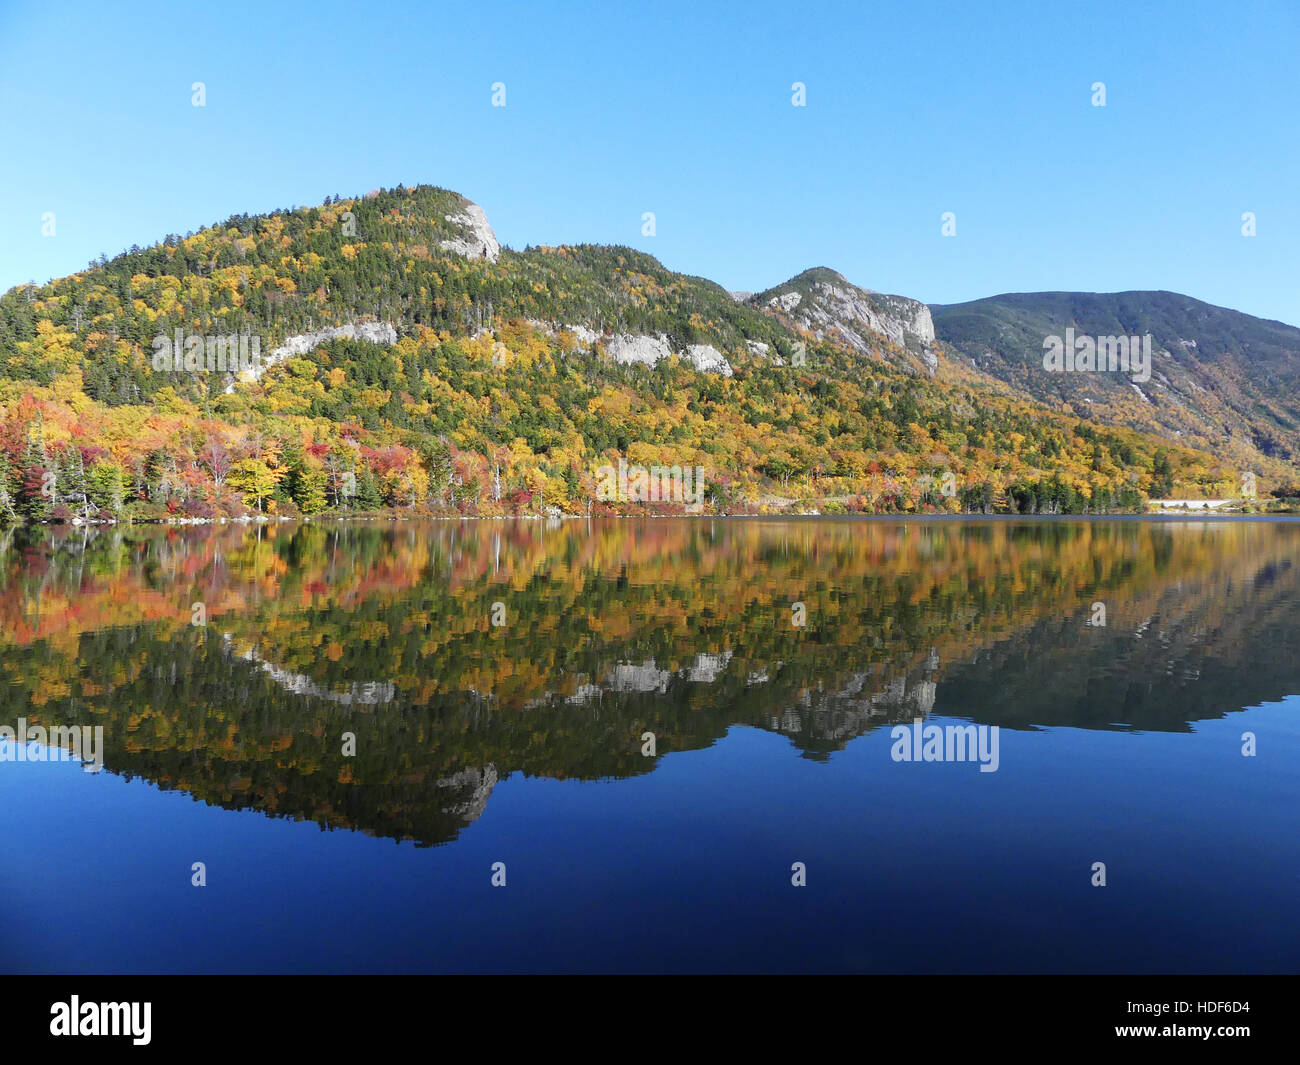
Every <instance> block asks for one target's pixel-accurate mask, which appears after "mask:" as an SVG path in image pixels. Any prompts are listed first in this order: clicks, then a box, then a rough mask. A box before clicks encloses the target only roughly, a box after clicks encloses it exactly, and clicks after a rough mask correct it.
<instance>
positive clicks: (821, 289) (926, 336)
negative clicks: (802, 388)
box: [757, 267, 939, 374]
mask: <svg viewBox="0 0 1300 1065" xmlns="http://www.w3.org/2000/svg"><path fill="white" fill-rule="evenodd" d="M757 304H758V306H760V307H761V308H762V309H764V310H767V311H771V312H773V313H776V314H778V315H781V316H783V317H785V318H788V319H789V320H790V322H791V324H792V325H794V326H795V327H796V328H798V329H803V330H807V331H808V332H810V333H812V334H813V335H814V336H815V337H816V338H817V339H818V340H823V339H827V338H831V339H838V340H840V341H841V342H843V343H845V344H847V345H848V346H849V347H850V348H852V349H853V350H854V351H856V352H858V353H859V354H862V355H875V354H878V353H879V348H880V342H881V340H882V338H883V339H884V340H888V341H889V342H891V343H893V344H896V345H897V346H898V347H900V348H903V349H904V350H906V351H907V352H908V353H909V354H910V355H912V356H913V357H914V358H915V359H918V360H920V362H921V364H922V365H923V366H924V367H925V369H926V371H927V372H929V373H931V374H933V373H934V372H935V369H936V368H937V367H938V364H939V360H938V357H937V356H936V355H935V354H934V351H933V349H932V345H933V344H934V339H935V338H934V321H933V319H932V318H931V316H930V308H929V307H927V306H926V305H925V304H924V303H922V302H921V301H920V300H914V299H909V298H908V297H906V296H890V295H887V294H885V293H883V292H875V291H872V290H871V289H865V288H859V287H858V286H857V285H854V284H853V283H851V282H850V281H848V280H846V279H845V278H844V277H843V276H841V275H840V274H837V273H836V272H835V271H834V270H828V269H826V268H824V267H820V268H818V269H816V270H810V271H807V272H806V273H803V274H800V275H799V276H798V277H796V278H793V279H791V280H790V281H787V282H786V283H785V284H784V285H778V286H777V287H776V288H775V289H772V290H769V291H768V292H765V293H763V294H762V295H761V296H760V297H758V298H757Z"/></svg>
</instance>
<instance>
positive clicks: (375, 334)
mask: <svg viewBox="0 0 1300 1065" xmlns="http://www.w3.org/2000/svg"><path fill="white" fill-rule="evenodd" d="M340 337H345V338H346V339H348V340H367V341H369V342H370V343H371V344H396V343H397V328H396V327H395V326H394V325H393V324H392V323H391V322H348V323H347V324H346V325H337V326H329V327H327V328H325V329H316V330H313V331H312V332H310V333H300V334H298V335H297V336H291V337H285V339H284V343H283V344H281V345H280V346H279V347H278V348H276V349H275V350H274V351H272V352H270V353H269V354H267V355H265V356H264V357H263V358H262V359H261V360H260V361H259V362H258V363H257V364H256V365H254V366H253V367H251V368H250V369H248V370H245V371H243V373H242V374H241V375H240V378H241V379H242V380H245V381H247V380H253V381H257V380H260V379H261V377H262V375H263V374H264V373H266V371H267V370H268V369H270V368H271V367H272V366H274V365H275V364H276V363H277V362H283V361H284V360H285V359H296V358H298V357H299V356H301V355H306V354H307V353H308V352H309V351H311V350H312V349H313V348H315V347H318V346H319V345H321V344H324V343H326V342H327V341H330V340H337V339H339V338H340ZM234 391H235V384H234V382H233V381H232V382H231V383H230V384H228V385H227V386H226V393H227V395H229V394H230V393H232V392H234Z"/></svg>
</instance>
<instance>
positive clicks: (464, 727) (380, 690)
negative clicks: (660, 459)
mask: <svg viewBox="0 0 1300 1065" xmlns="http://www.w3.org/2000/svg"><path fill="white" fill-rule="evenodd" d="M27 535H28V538H27V539H23V540H19V539H11V540H10V541H8V542H6V543H4V544H0V549H2V550H0V561H2V562H3V566H4V574H5V582H4V584H3V586H0V612H2V613H0V620H2V621H3V628H0V639H2V640H3V651H4V659H3V662H4V666H3V668H4V675H3V678H2V680H0V725H9V726H15V725H16V723H17V721H18V719H19V718H20V717H21V718H23V719H24V720H25V721H27V722H32V721H40V722H46V723H50V724H53V723H59V724H68V725H78V726H80V725H86V726H89V727H92V728H93V727H94V726H97V725H98V726H100V727H102V728H103V729H104V748H103V763H104V768H103V770H102V771H101V772H97V773H91V772H86V771H84V770H83V768H82V767H81V766H80V765H78V764H77V763H75V762H54V761H25V762H21V763H20V762H16V761H12V760H5V761H0V813H2V814H3V817H4V818H5V832H4V845H3V852H2V853H3V856H2V857H0V904H2V905H3V906H4V910H5V913H6V914H7V915H8V918H7V919H6V920H5V921H3V922H0V968H3V969H4V970H6V971H21V972H173V971H175V972H394V971H400V972H407V971H456V972H500V971H592V970H596V971H787V972H804V971H809V972H826V971H870V972H890V973H911V972H1198V973H1199V972H1277V971H1288V972H1294V971H1296V970H1297V969H1298V968H1300V918H1297V908H1296V898H1297V895H1298V893H1300V845H1298V843H1297V822H1298V820H1300V802H1298V800H1300V773H1298V772H1297V767H1298V766H1300V656H1298V655H1297V651H1298V650H1300V644H1298V641H1297V634H1298V629H1297V624H1298V622H1297V618H1298V616H1300V615H1297V610H1296V607H1297V598H1298V597H1297V592H1300V566H1297V565H1295V562H1296V561H1297V560H1298V559H1300V525H1297V524H1294V523H1277V522H1272V523H1267V522H1223V523H1182V524H1180V523H1172V522H1171V523H1159V522H1101V521H1097V522H1057V523H1047V522H1043V523H1037V524H1030V523H978V522H972V523H936V524H923V523H916V522H912V523H906V524H905V523H892V522H850V521H825V522H803V523H795V522H760V521H750V522H740V521H735V522H726V521H701V520H689V519H680V520H665V521H646V522H631V521H614V522H609V523H605V524H599V523H597V524H595V525H593V526H589V525H587V524H586V523H581V522H566V523H563V524H560V525H557V526H552V527H546V526H544V525H542V524H541V523H537V522H531V523H528V522H521V523H507V522H497V523H490V522H476V523H463V524H462V523H447V522H441V523H430V524H428V525H401V526H398V527H391V526H385V527H382V528H380V527H373V526H368V527H349V526H332V527H314V526H296V525H286V526H284V527H280V528H274V529H261V530H257V529H254V530H245V529H238V530H235V529H218V530H202V529H185V530H167V531H162V530H156V529H155V530H138V531H133V530H126V531H118V530H101V531H100V532H99V533H98V534H95V535H83V534H82V533H81V532H80V531H78V532H77V533H76V534H75V535H72V534H68V535H67V536H60V535H57V534H56V535H45V536H43V537H42V536H32V535H31V534H27ZM195 602H203V603H204V604H205V613H206V617H205V618H204V619H203V620H202V623H201V624H197V625H196V624H194V617H193V609H192V606H193V604H194V603H195ZM495 603H502V604H504V606H505V608H506V611H505V620H506V623H505V624H504V625H501V626H494V625H493V624H492V606H493V604H495ZM793 603H802V604H804V607H805V611H806V618H807V621H806V624H805V625H803V626H796V625H794V624H792V623H791V618H792V616H793V614H792V610H791V604H793ZM1098 603H1100V604H1102V605H1103V606H1104V608H1105V622H1106V623H1105V625H1099V624H1095V623H1093V624H1090V623H1089V622H1090V621H1092V622H1095V621H1096V619H1097V611H1096V608H1095V604H1098ZM918 720H920V721H922V722H923V723H924V724H925V725H935V724H937V725H950V724H951V725H966V724H974V725H977V726H980V727H982V728H989V729H991V728H993V727H996V728H997V729H998V733H997V735H998V742H999V748H998V754H999V757H998V766H997V770H996V771H995V772H981V771H980V767H979V764H978V763H977V762H975V761H970V760H967V761H911V762H907V761H898V760H895V759H894V758H893V757H891V750H893V749H894V748H895V740H894V738H893V736H892V735H891V730H893V729H894V727H895V726H896V725H900V724H906V725H907V726H908V728H909V730H910V728H911V724H912V722H914V721H918ZM647 732H651V733H654V734H655V736H656V745H657V751H656V753H655V755H654V756H653V757H648V756H646V755H644V754H643V753H642V744H643V739H642V737H643V735H644V734H645V733H647ZM345 733H352V734H354V735H355V736H356V738H357V750H356V754H355V755H345V754H343V753H342V745H343V739H342V737H343V735H344V734H345ZM1247 733H1249V734H1251V735H1252V736H1253V738H1254V749H1255V753H1254V754H1253V755H1251V756H1247V755H1244V754H1243V746H1244V744H1245V742H1246V741H1245V740H1244V739H1243V736H1244V734H1247ZM986 735H987V734H986ZM41 751H42V749H41V748H39V747H35V746H33V747H29V748H28V753H29V754H31V755H32V756H33V757H36V756H39V755H40V753H41ZM13 753H14V745H13V744H12V743H8V742H5V743H4V744H3V748H2V749H0V757H12V756H13ZM45 753H47V754H48V753H49V752H48V750H46V752H45ZM195 862H203V863H204V864H205V866H206V879H207V883H206V886H203V887H196V886H193V885H192V883H191V878H192V866H193V863H195ZM497 862H502V863H505V878H506V883H505V886H493V884H492V876H493V864H494V863H497ZM796 862H802V863H804V866H805V867H806V886H803V887H797V886H794V885H793V884H792V876H793V874H792V865H793V863H796ZM1097 862H1103V863H1104V864H1105V877H1106V883H1105V886H1094V883H1093V881H1094V871H1093V867H1094V863H1097Z"/></svg>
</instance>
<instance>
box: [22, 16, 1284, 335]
mask: <svg viewBox="0 0 1300 1065" xmlns="http://www.w3.org/2000/svg"><path fill="white" fill-rule="evenodd" d="M1298 66H1300V5H1298V4H1296V3H1294V2H1287V3H1282V2H1279V3H1240V2H1234V3H1220V4H1214V5H1207V4H1194V3H1170V4H1159V3H1132V2H1125V3H1105V2H1088V3H1070V4H1056V3H1046V2H1041V0H1040V2H1034V3H1023V4H1022V3H988V4H983V3H980V4H976V3H970V4H966V3H956V2H954V3H926V2H918V0H908V2H905V3H898V4H890V5H870V4H855V3H830V4H824V5H816V4H809V5H803V4H795V3H791V2H780V3H766V2H752V3H734V4H713V3H707V2H702V0H694V2H689V3H676V2H656V3H648V4H643V5H636V9H635V10H633V5H631V4H625V3H623V2H621V0H611V2H606V3H591V4H586V3H584V4H577V3H572V4H559V3H545V2H537V3H521V4H514V3H501V2H492V3H479V2H473V0H464V2H461V3H456V4H445V3H438V2H426V3H394V4H385V3H382V2H372V3H357V2H355V0H352V2H349V3H339V2H334V0H313V2H311V3H303V4H281V3H273V2H262V3H231V2H225V3H219V4H202V5H200V4H191V3H177V4H171V3H166V4H163V3H157V4H153V3H139V4H130V3H127V4H122V5H118V4H109V3H103V2H102V0H94V2H90V3H82V2H74V0H60V2H57V3H55V2H50V0H39V2H25V0H0V144H3V146H4V155H3V158H4V163H3V165H2V166H0V235H2V237H0V289H3V288H8V287H9V286H11V285H13V284H16V283H18V282H20V281H25V280H28V279H34V280H37V281H44V280H46V279H48V278H50V277H56V276H61V275H63V274H66V273H70V272H73V271H75V270H77V269H80V268H81V267H83V266H85V264H86V263H87V262H88V261H89V260H90V259H92V258H94V257H95V256H97V255H98V254H100V253H101V252H104V253H107V254H109V255H112V254H116V253H117V252H119V251H121V250H123V249H124V248H127V247H129V246H130V245H132V244H140V245H147V244H152V243H154V242H156V241H158V240H160V239H161V238H162V237H163V236H164V235H165V234H167V233H168V232H177V233H184V232H186V231H189V230H194V229H198V228H200V227H202V226H204V225H208V224H211V223H213V222H217V221H220V220H222V219H224V218H226V217H228V216H229V215H231V214H234V213H239V212H244V211H247V212H259V211H264V210H269V209H271V208H275V207H287V206H290V205H295V204H296V205H303V204H316V203H319V202H321V200H322V199H323V198H324V197H325V196H326V195H333V194H335V193H341V194H344V195H349V194H355V193H360V192H364V191H367V190H369V189H372V188H376V187H379V186H392V185H397V184H399V183H400V184H407V185H413V184H433V185H442V186H445V187H447V188H452V189H455V190H457V191H458V192H461V193H463V194H464V195H466V196H468V197H469V198H470V199H472V200H475V201H476V202H478V203H480V204H481V205H482V206H483V208H484V209H485V210H486V211H487V214H488V218H489V219H490V220H491V222H492V224H493V226H494V227H495V229H496V232H497V235H498V237H499V238H500V240H501V241H502V243H504V244H508V245H510V246H512V247H516V248H522V247H524V246H525V245H527V244H557V243H575V242H598V243H619V244H630V245H633V246H635V247H639V248H642V249H644V250H646V251H649V252H651V253H652V254H654V255H656V256H658V257H659V258H660V259H661V260H662V261H663V262H664V263H665V264H666V265H667V266H669V267H671V268H673V269H676V270H683V271H686V272H688V273H693V274H700V275H703V276H705V277H709V278H712V279H714V280H716V281H719V282H720V283H722V284H723V285H725V286H726V287H727V288H730V289H752V290H757V289H762V288H765V287H768V286H770V285H773V284H776V283H778V282H780V281H782V280H784V279H785V278H787V277H789V276H791V275H793V274H795V273H797V272H798V271H800V270H802V269H805V268H807V267H809V266H818V265H824V266H830V267H833V268H835V269H838V270H839V271H841V272H842V273H843V274H845V275H846V276H847V277H848V278H849V279H850V280H852V281H855V282H856V283H858V284H860V285H863V286H866V287H868V288H875V289H880V290H882V291H886V292H897V293H902V294H904V295H909V296H914V297H916V298H918V299H923V300H926V301H927V302H931V303H949V302H956V301H960V300H967V299H974V298H977V297H980V296H987V295H993V294H995V293H999V292H1009V291H1028V290H1040V289H1082V290H1090V291H1115V290H1122V289H1136V288H1151V289H1156V288H1160V289H1171V290H1173V291H1177V292H1184V293H1187V294H1189V295H1192V296H1196V297H1198V298H1200V299H1204V300H1208V301H1209V302H1211V303H1217V304H1222V305H1225V306H1229V307H1235V308H1237V309H1239V310H1243V311H1248V312H1250V313H1252V314H1257V315H1261V316H1263V317H1269V318H1279V319H1282V320H1283V321H1287V322H1291V323H1295V324H1300V284H1298V283H1297V282H1298V281H1300V262H1298V261H1297V259H1298V255H1297V252H1298V251H1300V165H1298V164H1300V136H1297V133H1298V132H1300V122H1298V120H1297V116H1298V115H1300V77H1298V76H1297V67H1298ZM195 81H202V82H204V83H205V84H206V88H207V106H206V107H203V108H196V107H193V106H191V103H190V97H191V89H190V86H191V84H192V83H193V82H195ZM498 81H500V82H504V83H505V85H506V107H504V108H493V107H492V106H491V86H492V84H493V83H494V82H498ZM795 81H802V82H804V83H806V85H807V107H805V108H796V107H792V106H791V102H790V99H791V84H792V83H793V82H795ZM1095 81H1103V82H1105V84H1106V92H1107V106H1106V107H1104V108H1097V107H1093V106H1092V105H1091V96H1092V90H1091V86H1092V83H1093V82H1095ZM645 211H653V212H655V214H656V217H657V228H658V232H657V235H656V236H654V237H643V236H642V235H641V215H642V213H643V212H645ZM945 211H952V212H955V214H956V216H957V235H956V236H955V237H952V238H945V237H943V236H941V235H940V226H941V215H942V214H943V212H945ZM1245 211H1253V212H1254V213H1255V214H1256V216H1257V219H1258V221H1257V225H1258V236H1256V237H1254V238H1245V237H1243V236H1242V235H1241V215H1242V213H1243V212H1245ZM45 212H54V214H55V219H56V222H55V224H56V235H55V236H54V237H42V235H41V217H42V215H43V214H44V213H45Z"/></svg>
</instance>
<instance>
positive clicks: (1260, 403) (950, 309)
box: [930, 292, 1300, 469]
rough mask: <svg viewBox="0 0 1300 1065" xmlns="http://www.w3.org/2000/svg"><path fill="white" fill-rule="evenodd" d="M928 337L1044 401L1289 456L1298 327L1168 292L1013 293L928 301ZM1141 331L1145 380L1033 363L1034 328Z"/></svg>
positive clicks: (1254, 457) (1294, 436)
mask: <svg viewBox="0 0 1300 1065" xmlns="http://www.w3.org/2000/svg"><path fill="white" fill-rule="evenodd" d="M930 310H931V313H932V315H933V318H934V325H935V332H936V334H937V337H938V339H939V340H940V341H942V342H943V343H944V344H946V345H948V346H950V347H951V348H953V349H954V350H955V351H956V352H959V353H960V354H961V355H962V356H964V357H966V358H967V359H969V360H970V362H971V364H972V365H974V366H976V367H978V368H979V369H980V370H983V371H984V372H986V373H989V374H991V375H993V376H995V377H997V378H999V379H1000V380H1002V381H1005V382H1007V383H1008V384H1010V385H1012V386H1014V387H1015V388H1016V389H1018V390H1020V391H1022V392H1023V393H1025V394H1027V395H1030V396H1033V397H1034V398H1035V399H1037V400H1039V401H1041V402H1043V403H1045V404H1048V405H1050V406H1053V407H1057V408H1060V407H1061V405H1062V404H1069V405H1070V407H1071V408H1072V409H1074V410H1075V411H1078V412H1081V413H1082V412H1085V411H1086V412H1087V414H1088V416H1089V417H1090V418H1092V419H1094V420H1096V421H1099V422H1103V423H1106V424H1110V425H1125V426H1129V427H1131V428H1135V429H1140V430H1143V431H1146V432H1154V433H1158V434H1159V435H1161V436H1165V437H1167V438H1169V439H1173V440H1178V441H1179V442H1182V443H1187V444H1191V445H1192V446H1195V447H1201V448H1209V449H1213V450H1215V451H1216V452H1219V453H1221V454H1224V455H1225V456H1226V457H1230V458H1231V459H1232V460H1233V461H1236V462H1238V463H1239V464H1241V465H1242V468H1243V469H1250V468H1257V467H1258V465H1259V464H1260V463H1265V464H1267V460H1275V461H1282V462H1291V463H1294V462H1295V461H1296V460H1297V458H1298V457H1300V329H1297V328H1296V327H1294V326H1289V325H1284V324H1283V323H1281V322H1275V321H1269V320H1266V319H1262V318H1255V317H1252V316H1251V315H1249V314H1243V313H1241V312H1240V311H1233V310H1229V309H1227V308H1224V307H1215V306H1213V305H1211V304H1208V303H1203V302H1201V301H1200V300H1196V299H1192V298H1191V297H1190V296H1181V295H1179V294H1177V293H1174V292H1114V293H1081V292H1025V293H1011V294H1006V295H1001V296H992V297H989V298H987V299H981V300H974V301H972V302H969V303H956V304H946V305H935V306H932V307H931V308H930ZM1071 328H1072V329H1073V330H1074V332H1075V334H1076V335H1077V336H1089V337H1105V336H1141V335H1143V334H1150V335H1151V338H1152V341H1151V347H1152V365H1151V374H1150V380H1149V381H1147V382H1143V383H1136V382H1135V381H1134V380H1133V377H1132V376H1131V375H1125V374H1122V373H1110V372H1107V373H1052V372H1048V371H1046V370H1044V368H1043V356H1044V346H1043V343H1044V338H1046V337H1050V336H1057V337H1063V336H1064V335H1065V332H1066V330H1067V329H1071Z"/></svg>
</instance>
